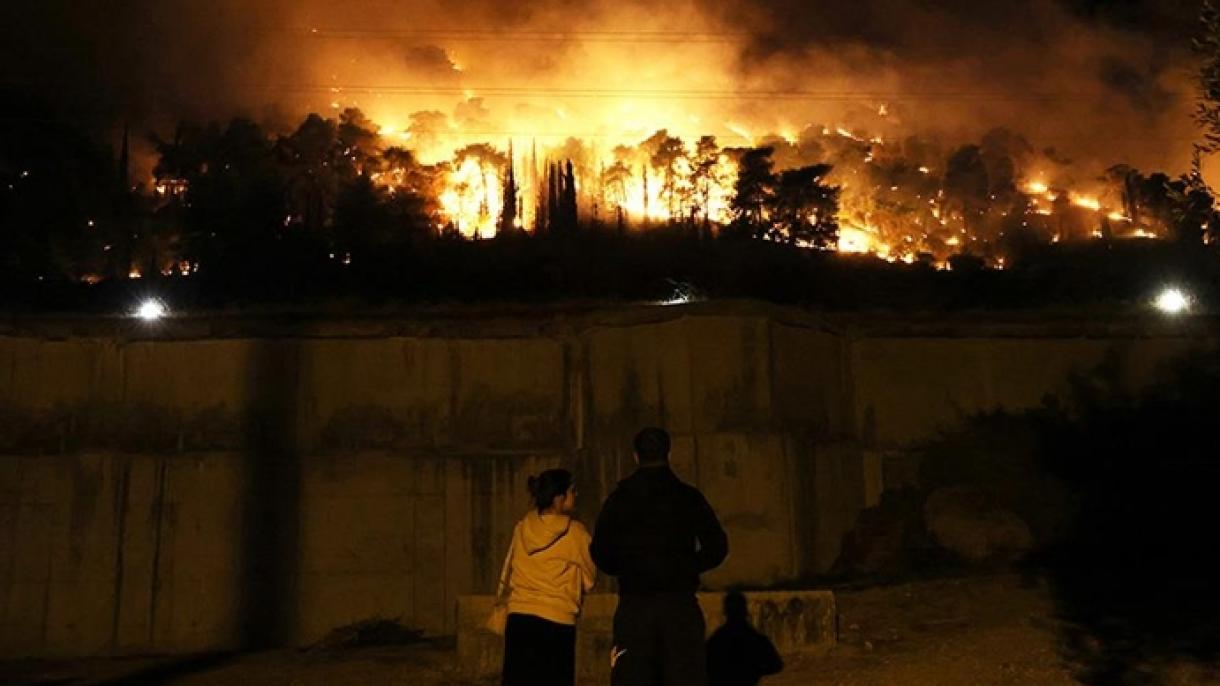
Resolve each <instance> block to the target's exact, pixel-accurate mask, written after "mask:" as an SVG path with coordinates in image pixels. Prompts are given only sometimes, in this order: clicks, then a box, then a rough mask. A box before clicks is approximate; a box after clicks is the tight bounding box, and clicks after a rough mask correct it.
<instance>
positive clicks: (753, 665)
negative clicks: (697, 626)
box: [707, 591, 784, 686]
mask: <svg viewBox="0 0 1220 686" xmlns="http://www.w3.org/2000/svg"><path fill="white" fill-rule="evenodd" d="M783 668H784V662H783V660H781V659H780V657H779V653H777V652H776V650H775V646H774V645H773V644H772V643H771V639H769V638H767V637H766V636H764V635H763V634H761V633H760V632H759V631H758V630H756V629H755V628H754V627H752V626H750V616H749V613H748V612H747V610H746V597H745V595H743V594H742V593H741V591H730V592H729V593H727V594H725V596H724V625H723V626H721V627H720V628H719V629H717V630H716V632H715V633H714V634H712V637H711V638H709V639H708V640H707V675H708V684H709V686H757V684H758V682H759V681H760V680H761V679H762V678H763V677H764V676H767V675H770V674H779V672H780V670H782V669H783Z"/></svg>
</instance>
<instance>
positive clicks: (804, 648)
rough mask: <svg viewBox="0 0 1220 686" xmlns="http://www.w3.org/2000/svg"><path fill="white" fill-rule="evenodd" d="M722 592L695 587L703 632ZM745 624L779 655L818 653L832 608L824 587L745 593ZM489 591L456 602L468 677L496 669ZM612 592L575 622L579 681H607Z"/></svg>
mask: <svg viewBox="0 0 1220 686" xmlns="http://www.w3.org/2000/svg"><path fill="white" fill-rule="evenodd" d="M724 595H725V594H724V593H700V594H699V595H698V599H699V605H700V607H701V608H702V609H703V617H704V621H705V622H706V624H707V635H708V636H710V635H711V634H712V632H714V631H715V630H716V629H718V628H720V626H721V625H722V624H724V611H723V606H724ZM745 596H746V606H747V611H748V612H749V621H750V624H751V626H753V627H754V628H755V629H757V630H758V631H759V632H760V633H762V634H763V635H764V636H766V637H767V638H768V639H770V641H771V643H772V644H773V645H774V646H775V648H776V650H777V651H778V652H779V654H780V655H782V656H790V655H795V654H797V653H814V654H817V653H820V652H824V651H827V650H830V649H831V648H833V647H834V645H835V641H836V639H837V634H836V624H835V621H836V610H835V598H834V594H833V593H831V592H830V591H773V592H750V593H746V594H745ZM492 601H493V596H490V595H482V596H462V597H460V598H458V605H457V646H458V648H457V658H458V664H459V665H460V666H461V668H462V670H463V671H464V672H465V673H466V674H467V675H468V676H472V677H488V676H493V675H495V674H499V673H500V667H501V663H502V661H503V659H504V639H503V638H501V637H499V636H496V635H495V634H492V633H490V632H488V631H487V630H486V629H485V628H484V627H483V625H484V623H485V622H486V620H487V617H488V615H489V614H490V612H491V607H492ZM617 605H618V598H617V597H616V596H613V595H591V596H588V597H587V598H586V599H585V605H584V610H583V613H582V615H581V618H580V621H579V623H578V624H577V632H576V673H577V680H578V681H579V682H581V683H590V684H608V683H610V649H611V646H612V645H613V637H612V630H613V627H614V610H615V608H616V607H617Z"/></svg>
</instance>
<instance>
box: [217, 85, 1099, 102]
mask: <svg viewBox="0 0 1220 686" xmlns="http://www.w3.org/2000/svg"><path fill="white" fill-rule="evenodd" d="M234 87H235V88H238V89H241V90H255V91H269V92H270V91H278V92H286V93H331V94H334V95H342V94H344V93H357V94H366V95H463V96H466V97H526V96H538V97H568V98H644V99H652V100H758V99H764V100H776V99H781V100H804V101H825V102H871V101H885V102H902V101H915V100H938V101H951V102H961V101H972V102H976V101H981V102H1011V101H1049V100H1089V99H1099V98H1102V97H1104V95H1103V94H1101V93H1089V92H1074V93H999V92H986V91H974V92H971V91H947V92H937V91H928V92H912V91H903V92H893V91H891V92H867V91H863V92H862V91H811V90H767V91H761V90H724V89H722V90H712V89H708V90H699V89H690V88H665V89H661V88H655V89H640V88H623V89H611V88H555V87H545V86H538V87H530V86H413V85H388V84H387V85H366V84H338V83H330V84H288V83H282V84H239V85H237V86H234Z"/></svg>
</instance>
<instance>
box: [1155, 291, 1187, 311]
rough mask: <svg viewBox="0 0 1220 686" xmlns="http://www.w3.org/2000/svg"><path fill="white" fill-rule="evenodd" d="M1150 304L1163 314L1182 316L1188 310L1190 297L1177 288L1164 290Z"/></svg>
mask: <svg viewBox="0 0 1220 686" xmlns="http://www.w3.org/2000/svg"><path fill="white" fill-rule="evenodd" d="M1152 304H1153V305H1154V306H1155V307H1156V308H1157V309H1158V310H1160V311H1161V312H1164V313H1165V314H1182V313H1183V312H1186V311H1188V310H1189V309H1190V297H1189V296H1187V295H1186V294H1185V293H1183V292H1182V291H1181V290H1180V289H1177V288H1166V289H1165V290H1163V291H1161V292H1160V294H1159V295H1157V296H1156V300H1153V301H1152Z"/></svg>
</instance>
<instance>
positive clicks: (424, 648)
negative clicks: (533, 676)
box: [0, 574, 1217, 686]
mask: <svg viewBox="0 0 1220 686" xmlns="http://www.w3.org/2000/svg"><path fill="white" fill-rule="evenodd" d="M837 599H838V604H839V615H840V616H839V633H840V639H839V645H838V646H837V647H836V648H835V649H834V650H833V651H831V652H830V654H828V655H824V656H798V657H794V658H789V660H788V664H787V665H786V666H785V670H784V672H783V673H781V674H779V675H776V676H774V677H769V678H767V679H765V680H764V681H763V683H764V684H766V685H767V686H795V685H796V684H818V685H822V684H825V685H827V686H830V685H832V684H833V685H838V686H871V685H874V684H876V685H882V684H885V685H891V684H901V685H904V686H918V685H921V684H929V685H931V684H935V685H943V686H953V685H955V684H962V685H966V684H969V685H971V686H975V685H985V684H997V685H998V684H1039V685H1046V686H1055V685H1057V684H1076V683H1080V682H1078V681H1077V680H1076V678H1074V675H1075V674H1077V673H1078V669H1077V667H1078V666H1077V665H1072V664H1068V663H1066V662H1065V660H1064V658H1063V657H1062V653H1061V651H1060V649H1059V648H1060V641H1061V637H1062V636H1063V635H1064V634H1065V631H1064V630H1065V629H1067V628H1069V627H1065V626H1063V624H1062V622H1060V621H1059V620H1058V619H1056V616H1055V614H1056V613H1055V609H1054V607H1053V604H1052V603H1051V600H1050V598H1049V594H1048V593H1047V591H1046V589H1045V588H1044V587H1043V585H1042V584H1041V583H1039V582H1037V581H1032V582H1030V581H1026V580H1023V579H1022V578H1020V577H1018V576H1016V575H1010V574H1004V575H995V576H985V577H969V578H960V579H944V580H935V581H920V582H913V583H905V584H899V585H892V586H882V587H873V588H865V589H858V590H850V589H849V590H841V591H839V592H838V593H837ZM452 662H453V650H452V644H451V643H446V642H426V643H421V644H416V645H411V646H397V647H366V648H352V649H344V650H337V651H296V650H292V651H273V652H265V653H254V654H245V655H236V656H233V655H217V656H198V657H192V658H179V659H174V660H164V659H130V660H87V661H74V662H65V663H50V662H23V663H8V664H3V663H0V683H6V684H40V685H43V686H50V685H51V684H56V685H68V684H72V685H77V684H79V685H84V684H153V683H156V684H175V685H181V686H220V685H221V684H225V685H228V684H268V685H276V686H278V685H282V686H314V685H317V686H321V685H323V684H327V685H342V684H411V685H413V686H439V685H440V684H455V685H459V684H471V682H469V681H463V680H461V679H459V678H457V677H456V676H455V674H454V672H453V669H452ZM1215 676H1216V673H1215V672H1208V671H1205V670H1203V669H1202V668H1200V667H1197V666H1194V665H1162V666H1160V669H1159V671H1157V674H1156V675H1155V676H1154V677H1151V678H1150V680H1149V681H1148V682H1147V683H1166V684H1202V683H1217V682H1216V681H1213V680H1212V679H1213V677H1215ZM477 683H479V684H490V683H494V681H484V682H477Z"/></svg>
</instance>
